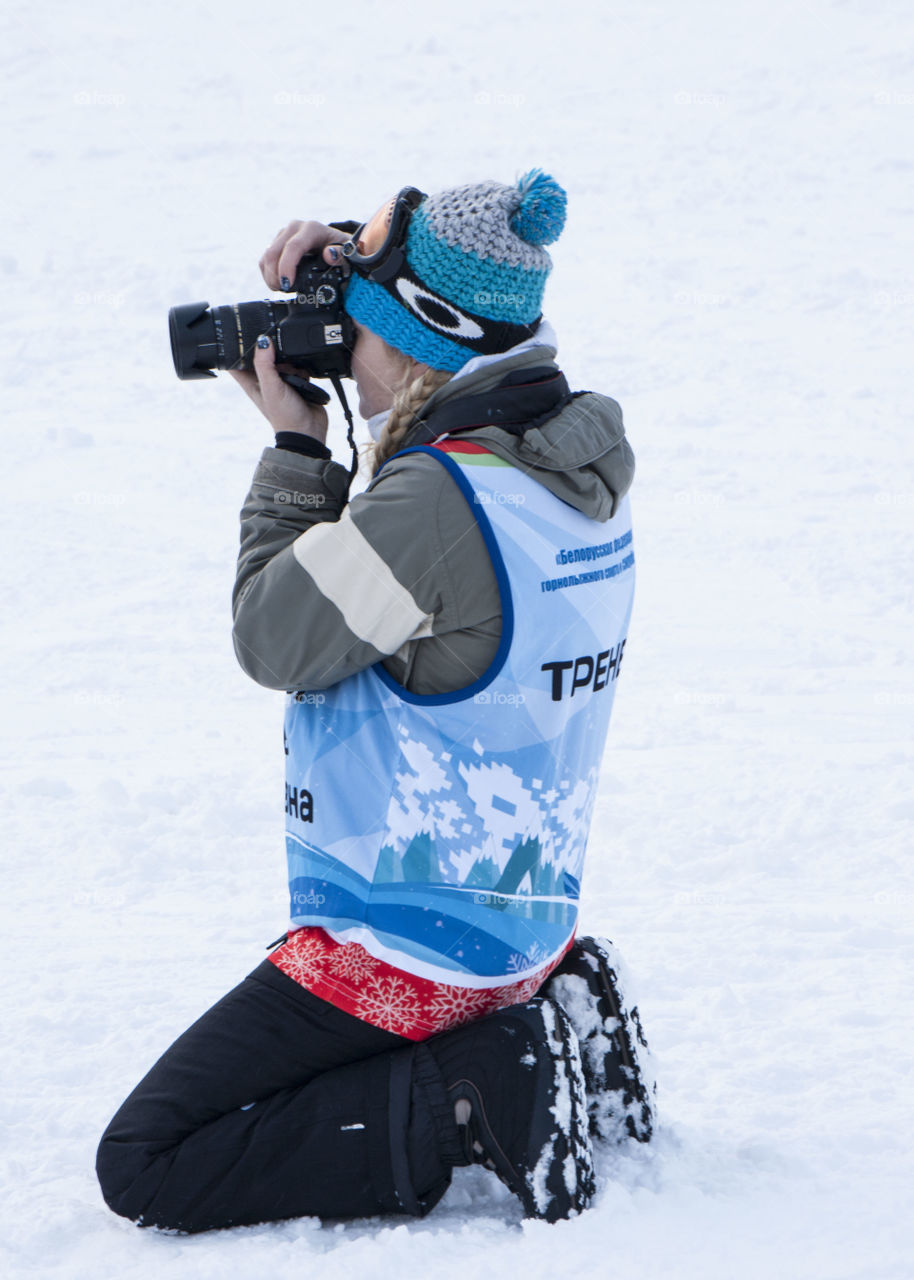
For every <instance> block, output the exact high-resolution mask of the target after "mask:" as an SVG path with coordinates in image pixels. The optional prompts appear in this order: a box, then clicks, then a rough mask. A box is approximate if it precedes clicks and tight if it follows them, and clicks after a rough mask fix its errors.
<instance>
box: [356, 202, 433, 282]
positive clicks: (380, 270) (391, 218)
mask: <svg viewBox="0 0 914 1280" xmlns="http://www.w3.org/2000/svg"><path fill="white" fill-rule="evenodd" d="M425 198H426V196H425V192H424V191H420V190H419V188H418V187H403V188H402V189H401V190H400V191H398V192H397V194H396V195H395V196H394V197H393V199H392V200H388V201H387V202H386V204H383V205H381V208H380V209H379V210H378V211H377V213H375V214H374V215H373V216H372V217H371V218H369V219H368V221H367V222H363V223H362V225H361V226H360V227H359V229H358V230H357V231H354V232H353V233H352V235H351V236H350V238H349V239H348V240H347V241H346V242H345V243H344V244H341V245H340V252H341V253H342V255H343V257H344V258H345V260H346V261H347V262H348V263H349V265H350V267H351V268H352V270H353V271H357V272H358V273H359V275H361V276H364V277H365V278H366V279H368V280H375V281H377V282H378V284H382V283H383V282H384V281H385V280H390V279H391V277H393V276H395V275H396V274H397V273H398V272H399V271H400V269H401V267H402V266H403V263H404V260H405V254H404V248H403V246H404V245H405V244H406V236H407V233H408V231H409V220H410V218H411V217H412V215H413V214H414V213H415V211H416V209H418V207H419V205H420V204H421V203H422V201H423V200H424V199H425ZM375 246H376V247H375Z"/></svg>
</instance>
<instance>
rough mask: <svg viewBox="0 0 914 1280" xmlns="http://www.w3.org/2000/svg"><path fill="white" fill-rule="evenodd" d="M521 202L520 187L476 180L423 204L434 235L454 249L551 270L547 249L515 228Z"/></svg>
mask: <svg viewBox="0 0 914 1280" xmlns="http://www.w3.org/2000/svg"><path fill="white" fill-rule="evenodd" d="M520 202H521V194H520V192H519V191H518V189H517V187H507V186H505V185H504V183H501V182H474V183H472V184H469V185H467V186H465V187H454V188H452V189H451V190H450V191H439V192H437V194H435V195H433V196H429V197H428V199H427V200H424V201H423V203H422V212H423V214H424V216H425V218H426V219H427V221H428V225H429V228H430V229H431V231H432V232H433V234H434V235H435V236H437V237H438V238H439V239H441V240H445V241H446V242H447V243H448V245H450V247H451V248H454V247H455V246H457V245H459V246H460V248H461V249H466V250H467V251H468V252H470V253H475V254H478V255H479V257H480V258H487V259H490V260H491V261H493V262H500V263H506V264H507V265H508V266H510V267H523V268H525V269H526V270H529V271H547V272H548V271H549V270H550V268H551V266H552V260H551V258H550V257H549V254H548V253H547V252H546V250H545V249H543V248H542V246H540V245H536V244H528V243H527V241H526V240H522V239H521V238H520V236H518V235H516V234H515V233H514V232H513V231H512V230H511V227H510V225H509V223H510V219H511V218H512V217H513V215H514V214H515V213H516V212H517V209H518V207H519V206H520Z"/></svg>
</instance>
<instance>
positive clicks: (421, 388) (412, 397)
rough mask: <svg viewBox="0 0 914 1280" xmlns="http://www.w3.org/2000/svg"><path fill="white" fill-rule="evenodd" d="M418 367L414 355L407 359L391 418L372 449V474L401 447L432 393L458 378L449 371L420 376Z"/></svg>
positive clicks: (391, 410) (430, 371) (370, 453)
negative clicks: (416, 370)
mask: <svg viewBox="0 0 914 1280" xmlns="http://www.w3.org/2000/svg"><path fill="white" fill-rule="evenodd" d="M415 368H416V361H415V360H413V359H412V358H411V357H410V356H403V380H402V381H401V382H400V384H399V386H398V387H397V388H396V391H395V393H394V402H393V404H392V405H391V408H390V416H389V417H388V419H387V421H386V422H385V423H384V427H383V430H382V431H381V438H380V440H378V442H377V444H375V445H373V446H370V447H369V450H368V455H369V458H370V465H371V474H372V475H376V474H377V472H378V471H379V470H380V469H381V467H382V466H383V465H384V463H385V462H386V461H387V459H388V458H391V457H393V455H394V454H395V453H396V452H397V450H398V449H399V448H400V446H401V444H402V443H403V437H404V436H405V435H406V433H407V431H408V430H409V429H410V427H412V426H413V425H414V424H415V421H416V414H417V413H418V412H419V410H420V409H421V408H422V406H423V405H424V404H425V402H426V400H427V399H428V398H429V396H430V395H431V394H432V392H433V391H437V390H438V388H439V387H443V386H444V384H445V383H446V382H449V381H450V379H451V378H452V377H453V376H454V375H453V373H451V372H450V370H448V369H426V370H425V372H424V373H420V374H419V376H418V377H416V376H415V372H414V371H415Z"/></svg>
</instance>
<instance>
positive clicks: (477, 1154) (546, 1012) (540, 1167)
mask: <svg viewBox="0 0 914 1280" xmlns="http://www.w3.org/2000/svg"><path fill="white" fill-rule="evenodd" d="M425 1043H426V1045H427V1046H428V1048H429V1050H430V1051H431V1053H432V1056H433V1057H434V1058H435V1060H436V1062H437V1063H438V1066H439V1069H440V1071H441V1074H442V1077H443V1079H444V1084H445V1089H446V1090H447V1095H448V1098H449V1099H450V1100H451V1101H452V1102H453V1105H454V1119H455V1121H456V1123H457V1131H458V1134H459V1136H460V1141H461V1143H462V1145H463V1153H464V1160H463V1163H465V1164H482V1165H485V1166H486V1167H487V1168H489V1169H492V1170H493V1171H494V1172H495V1173H496V1174H497V1175H498V1177H499V1178H500V1179H501V1181H502V1182H503V1183H504V1184H505V1185H506V1186H507V1187H509V1188H510V1190H511V1191H513V1192H514V1194H515V1195H516V1196H518V1197H519V1199H520V1201H521V1203H522V1205H523V1206H524V1215H525V1217H528V1218H543V1219H545V1220H546V1221H547V1222H556V1221H558V1219H560V1218H568V1217H571V1215H572V1214H574V1213H577V1212H580V1211H581V1210H582V1209H586V1208H587V1207H588V1205H589V1204H590V1202H591V1199H592V1198H593V1193H594V1174H593V1152H592V1150H591V1145H590V1135H589V1133H588V1123H587V1109H586V1098H585V1093H584V1076H583V1071H582V1067H581V1058H580V1051H579V1048H578V1040H577V1036H576V1035H575V1033H574V1029H573V1027H572V1026H571V1023H570V1022H569V1020H568V1019H567V1017H566V1016H565V1014H564V1013H563V1012H562V1010H561V1009H560V1008H559V1007H558V1005H556V1004H554V1003H553V1001H551V1000H548V999H545V998H543V997H541V996H537V997H536V998H534V999H533V1000H531V1001H530V1002H529V1003H528V1004H523V1005H514V1006H512V1007H511V1008H509V1009H502V1010H500V1011H499V1012H498V1013H494V1014H491V1015H489V1016H488V1017H486V1018H481V1019H479V1020H478V1021H477V1022H471V1023H469V1024H468V1025H467V1026H464V1027H460V1028H459V1029H457V1030H454V1031H448V1032H445V1033H444V1034H443V1035H440V1036H435V1037H433V1038H432V1039H430V1040H427V1041H426V1042H425Z"/></svg>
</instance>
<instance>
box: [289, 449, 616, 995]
mask: <svg viewBox="0 0 914 1280" xmlns="http://www.w3.org/2000/svg"><path fill="white" fill-rule="evenodd" d="M403 452H410V453H411V452H421V453H427V454H428V455H429V456H430V457H433V458H435V459H436V460H438V462H439V463H440V464H441V465H442V466H445V467H447V469H448V470H449V471H450V473H451V475H452V476H453V478H454V480H455V481H456V483H457V484H458V486H459V487H460V489H461V491H462V492H463V494H464V496H465V497H466V500H467V502H468V503H469V504H470V506H471V508H472V510H473V512H474V514H475V517H476V520H477V522H478V524H479V526H480V529H481V531H482V534H483V537H484V539H485V542H486V546H487V548H488V551H489V554H490V556H491V559H492V564H493V566H494V569H495V573H496V576H497V580H498V585H499V590H500V593H501V602H502V619H503V621H502V636H501V642H500V646H499V649H498V653H497V654H496V657H495V659H494V661H493V663H492V664H491V666H490V668H489V669H488V670H487V671H486V672H485V673H484V674H483V675H482V676H481V677H480V679H478V680H477V681H476V682H475V683H474V684H472V685H469V686H468V687H467V688H465V689H461V690H459V691H457V692H456V693H451V694H436V695H434V696H429V697H423V696H420V695H415V694H412V693H410V692H408V691H407V690H406V689H405V688H403V687H402V686H401V685H399V684H398V683H397V682H396V681H395V680H394V679H393V678H392V677H391V676H390V675H389V674H388V673H387V671H386V670H385V669H384V667H383V666H382V665H381V664H380V663H378V664H377V665H376V666H374V667H371V668H369V669H367V670H365V671H361V672H358V673H357V674H356V675H353V676H350V677H348V678H347V679H345V680H343V681H341V682H340V683H339V684H337V685H334V686H333V687H332V688H330V689H327V690H325V691H323V692H322V693H321V694H320V695H316V694H310V695H309V694H308V693H298V694H294V693H293V694H290V695H289V697H288V701H287V706H286V715H285V746H286V761H287V768H286V815H287V821H286V847H287V852H288V862H289V889H290V895H291V920H292V923H293V925H295V926H301V925H319V926H321V927H322V928H324V929H326V930H327V931H328V932H329V933H330V935H331V936H332V937H333V938H335V939H336V940H337V941H340V942H344V941H347V942H348V941H354V942H359V943H361V945H362V946H363V947H365V949H366V950H367V951H368V952H370V953H371V954H372V955H374V956H376V957H377V958H378V959H381V960H384V961H386V962H387V963H389V964H392V965H395V966H397V967H398V968H400V969H403V970H405V971H406V972H408V973H412V974H416V975H418V976H421V977H423V978H426V979H429V980H431V981H435V982H444V983H450V984H453V985H464V986H468V987H478V988H485V987H493V986H498V985H501V984H503V983H504V981H505V979H506V976H508V975H517V976H518V978H521V977H523V976H524V975H525V974H528V973H530V972H531V971H533V970H535V969H538V968H541V967H542V966H543V965H544V964H545V963H547V962H548V961H549V960H550V959H552V958H553V957H556V956H558V955H559V954H560V953H561V951H562V950H563V948H564V947H565V945H566V944H567V942H568V940H569V939H570V937H571V936H572V934H573V933H574V930H575V925H576V920H577V912H578V898H579V894H580V884H581V873H582V868H583V863H584V853H585V848H586V845H587V837H588V832H589V829H590V821H591V813H592V810H593V803H594V798H595V794H596V789H597V781H598V776H599V769H600V761H601V757H602V754H603V747H604V743H605V740H606V734H607V730H608V728H609V720H610V713H611V710H612V703H613V696H614V692H615V688H616V681H617V678H618V675H619V669H620V666H621V663H622V656H623V650H624V647H625V637H626V634H627V631H628V624H629V618H630V616H631V605H632V593H633V589H634V576H635V574H634V554H633V551H632V532H631V518H630V513H629V504H628V499H627V498H626V499H624V500H623V501H622V502H621V503H620V504H619V507H618V509H617V511H616V514H615V515H614V516H613V518H612V519H611V520H609V521H606V522H604V523H599V522H597V521H595V520H591V519H590V518H589V517H587V516H584V515H583V514H582V513H581V512H579V511H577V510H575V509H574V508H573V507H571V506H569V505H568V504H567V503H565V502H562V500H561V499H559V498H557V497H556V496H555V495H554V494H551V493H550V492H549V491H548V490H547V489H545V488H544V487H543V486H542V485H541V484H539V483H538V482H537V481H536V480H534V479H532V478H531V477H530V476H528V475H526V474H525V473H524V472H523V471H522V470H521V469H520V468H518V467H515V466H512V465H511V464H510V463H508V462H505V461H503V460H502V459H500V458H497V457H496V456H495V455H494V454H492V453H489V452H488V451H487V450H485V449H484V448H482V446H480V445H475V444H471V443H468V442H457V441H452V442H445V443H444V444H443V445H439V446H432V447H426V446H423V447H419V448H416V449H409V450H404V451H403Z"/></svg>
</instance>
